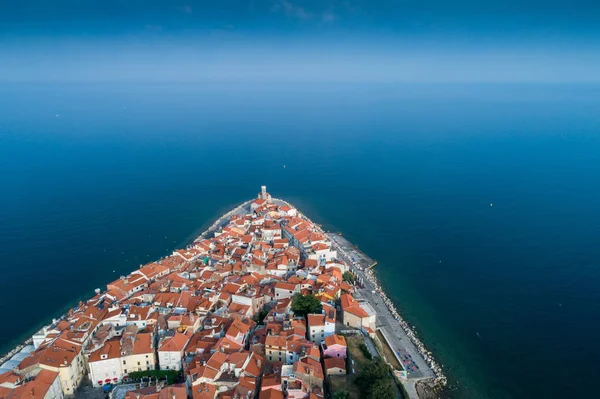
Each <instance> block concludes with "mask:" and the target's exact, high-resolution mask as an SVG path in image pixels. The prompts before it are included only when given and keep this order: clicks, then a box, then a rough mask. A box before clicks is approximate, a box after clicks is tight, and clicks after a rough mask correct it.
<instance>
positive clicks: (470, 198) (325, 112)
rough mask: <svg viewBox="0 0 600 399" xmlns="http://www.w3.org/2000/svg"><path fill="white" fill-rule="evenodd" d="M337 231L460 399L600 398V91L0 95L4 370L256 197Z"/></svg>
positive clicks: (300, 89) (497, 88)
mask: <svg viewBox="0 0 600 399" xmlns="http://www.w3.org/2000/svg"><path fill="white" fill-rule="evenodd" d="M262 184H266V185H267V187H268V190H269V191H270V192H271V193H272V194H273V195H274V196H277V197H280V198H285V199H287V200H289V201H291V202H292V203H294V204H296V205H297V206H298V207H299V208H300V210H301V211H303V212H304V213H306V214H307V215H308V216H309V217H311V218H312V219H313V220H314V221H315V222H317V223H321V224H323V225H324V227H325V228H326V229H329V230H332V231H341V232H342V233H343V234H344V235H345V236H346V237H348V238H349V239H350V240H351V241H353V242H354V243H355V244H357V245H358V246H359V247H360V248H361V249H363V250H364V251H365V252H366V253H368V254H369V255H370V256H371V257H373V258H375V259H377V260H378V261H379V264H378V266H377V273H378V274H379V277H380V280H381V281H382V283H383V285H384V286H385V288H386V290H387V292H388V293H389V294H390V295H391V297H392V298H393V299H394V300H395V302H396V304H397V305H398V307H399V309H400V310H401V311H402V313H403V314H404V315H405V317H406V318H407V319H408V320H409V321H410V323H411V324H414V325H415V326H416V328H417V330H418V331H419V334H420V336H421V337H422V339H423V340H424V341H425V343H426V344H427V345H428V346H429V347H430V349H431V350H432V351H433V352H434V353H435V355H436V357H437V358H438V360H439V361H440V362H441V363H442V364H443V365H444V366H445V367H446V369H447V372H448V376H449V377H450V380H451V390H452V394H453V396H455V397H460V398H532V397H546V398H554V397H570V398H583V397H589V396H590V395H592V393H593V392H596V391H597V388H596V382H597V381H598V380H599V379H600V367H598V362H599V361H600V344H598V337H600V241H599V239H600V211H599V206H600V87H598V86H585V85H576V86H560V85H552V86H544V85H410V84H390V85H350V84H348V85H343V84H338V85H322V84H320V85H317V84H314V85H310V84H304V85H291V84H266V85H257V84H254V85H251V84H190V85H183V84H173V85H168V84H163V85H152V84H135V85H132V84H120V83H103V84H92V83H80V84H36V85H33V84H20V85H2V86H1V87H0V276H1V277H0V314H1V315H2V319H1V320H2V321H1V322H0V352H5V351H7V350H9V349H10V348H11V347H13V346H14V345H15V344H17V343H19V342H21V341H22V340H23V339H25V338H26V337H28V336H30V335H31V334H32V333H34V332H35V331H36V330H37V329H38V328H40V327H41V326H42V325H44V324H47V323H48V322H49V321H50V320H51V319H52V318H53V317H57V316H59V315H60V314H61V313H62V312H64V311H65V310H66V309H68V308H69V307H71V306H74V305H76V304H77V302H78V301H79V300H81V299H83V298H86V297H88V296H91V295H93V292H94V289H95V288H103V287H104V286H105V284H106V283H107V282H110V281H112V280H114V279H116V278H118V277H119V276H120V275H123V274H125V273H128V272H129V271H131V270H132V269H134V268H136V267H138V266H139V265H140V264H142V263H145V262H148V261H150V260H153V259H156V258H158V257H161V256H164V255H167V254H169V253H170V252H171V251H172V250H173V249H174V248H178V247H182V246H184V245H185V244H186V243H188V242H190V240H192V239H193V238H194V237H195V236H196V235H197V234H198V233H200V232H201V231H203V230H204V229H205V228H207V227H208V226H209V225H210V224H212V222H213V221H214V220H215V219H216V218H217V217H218V216H220V215H221V214H222V213H224V212H226V211H228V210H229V209H230V208H232V207H233V206H235V205H237V204H238V203H240V202H242V201H244V200H246V199H248V198H250V197H253V196H255V195H256V193H257V192H258V191H259V189H260V186H261V185H262Z"/></svg>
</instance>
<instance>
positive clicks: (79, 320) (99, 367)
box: [0, 186, 446, 399]
mask: <svg viewBox="0 0 600 399" xmlns="http://www.w3.org/2000/svg"><path fill="white" fill-rule="evenodd" d="M374 266H375V262H373V261H372V260H371V259H370V258H368V257H367V256H366V255H365V254H363V253H362V252H360V251H358V250H357V249H356V248H355V247H353V246H352V244H350V243H349V242H348V241H347V240H345V238H343V237H342V236H341V235H340V234H334V233H329V232H326V231H324V230H323V229H322V228H321V227H320V226H319V225H317V224H315V223H313V222H312V221H310V220H309V219H308V218H307V217H305V216H304V215H303V214H301V213H300V212H299V211H298V210H297V209H296V208H295V207H293V206H292V205H291V204H289V203H287V202H286V201H283V200H280V199H276V198H272V197H271V195H270V194H269V193H268V192H267V190H266V187H265V186H262V187H261V191H260V192H259V193H258V195H257V198H255V199H253V200H250V201H247V202H245V203H243V204H241V205H240V206H238V207H237V208H235V209H234V210H232V211H231V212H228V213H227V214H226V215H223V216H222V217H221V218H220V219H219V220H217V221H216V222H215V224H213V225H212V226H211V227H210V228H209V229H208V230H207V231H206V232H204V233H203V234H202V235H200V236H199V237H198V238H196V239H195V240H194V241H193V242H192V243H191V244H190V245H188V246H187V247H186V248H183V249H178V250H175V251H173V253H172V254H171V255H170V256H167V257H164V258H162V259H160V260H157V261H155V262H151V263H148V264H144V265H140V267H139V269H137V270H134V271H132V272H131V273H130V274H129V275H126V276H121V277H119V278H118V279H116V280H114V281H112V282H109V283H108V284H107V285H106V288H105V289H97V290H96V295H95V296H94V297H92V298H89V299H88V300H86V301H82V302H80V303H79V304H78V305H77V306H75V307H73V308H71V309H70V310H69V311H68V312H67V313H66V314H64V315H62V316H61V317H60V318H57V319H54V320H52V322H51V323H50V324H48V325H47V326H44V327H43V328H41V329H40V330H39V331H38V332H36V333H35V334H34V335H33V336H32V338H31V339H30V340H28V341H27V342H25V343H24V344H23V345H20V346H19V347H18V348H16V349H15V350H13V351H12V352H11V353H9V354H8V355H7V356H5V357H4V358H2V359H1V360H0V399H21V398H37V399H42V398H43V399H60V398H65V397H75V398H85V397H91V398H104V397H110V398H115V399H184V398H193V399H215V398H219V399H229V398H231V399H242V398H243V399H251V398H258V399H279V398H291V399H301V398H309V399H325V398H335V399H342V398H379V399H385V398H395V397H409V398H428V397H435V392H436V390H437V389H439V388H440V387H443V386H444V385H445V384H446V378H445V377H444V374H443V372H442V369H441V367H440V366H439V365H438V364H437V363H436V362H435V360H434V359H433V356H432V353H431V352H429V351H428V350H427V349H426V348H425V346H424V345H423V344H422V343H421V342H420V341H419V339H418V338H417V334H416V332H415V331H414V329H413V328H411V326H410V325H409V324H408V323H407V322H406V321H404V320H403V319H402V317H401V316H400V314H399V313H398V312H397V311H396V309H395V307H394V305H393V303H392V301H391V300H390V299H389V298H388V297H387V296H386V295H385V293H384V292H383V290H382V287H381V286H380V284H379V283H378V282H377V279H376V276H375V273H374V271H373V267H374Z"/></svg>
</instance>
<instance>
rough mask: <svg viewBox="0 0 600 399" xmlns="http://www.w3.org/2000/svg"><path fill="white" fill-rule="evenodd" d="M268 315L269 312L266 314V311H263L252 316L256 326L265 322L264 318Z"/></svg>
mask: <svg viewBox="0 0 600 399" xmlns="http://www.w3.org/2000/svg"><path fill="white" fill-rule="evenodd" d="M268 314H269V312H267V311H266V310H264V309H263V310H261V311H260V312H259V313H258V314H256V315H255V316H254V321H255V322H256V323H258V324H262V322H263V321H264V320H265V317H267V316H268Z"/></svg>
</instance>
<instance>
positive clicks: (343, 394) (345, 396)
mask: <svg viewBox="0 0 600 399" xmlns="http://www.w3.org/2000/svg"><path fill="white" fill-rule="evenodd" d="M333 399H350V392H347V391H337V392H336V393H334V394H333Z"/></svg>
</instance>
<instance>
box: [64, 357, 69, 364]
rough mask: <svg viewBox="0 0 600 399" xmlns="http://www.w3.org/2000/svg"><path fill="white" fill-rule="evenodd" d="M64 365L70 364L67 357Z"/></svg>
mask: <svg viewBox="0 0 600 399" xmlns="http://www.w3.org/2000/svg"><path fill="white" fill-rule="evenodd" d="M64 364H69V360H68V359H67V357H66V356H65V360H64Z"/></svg>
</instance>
